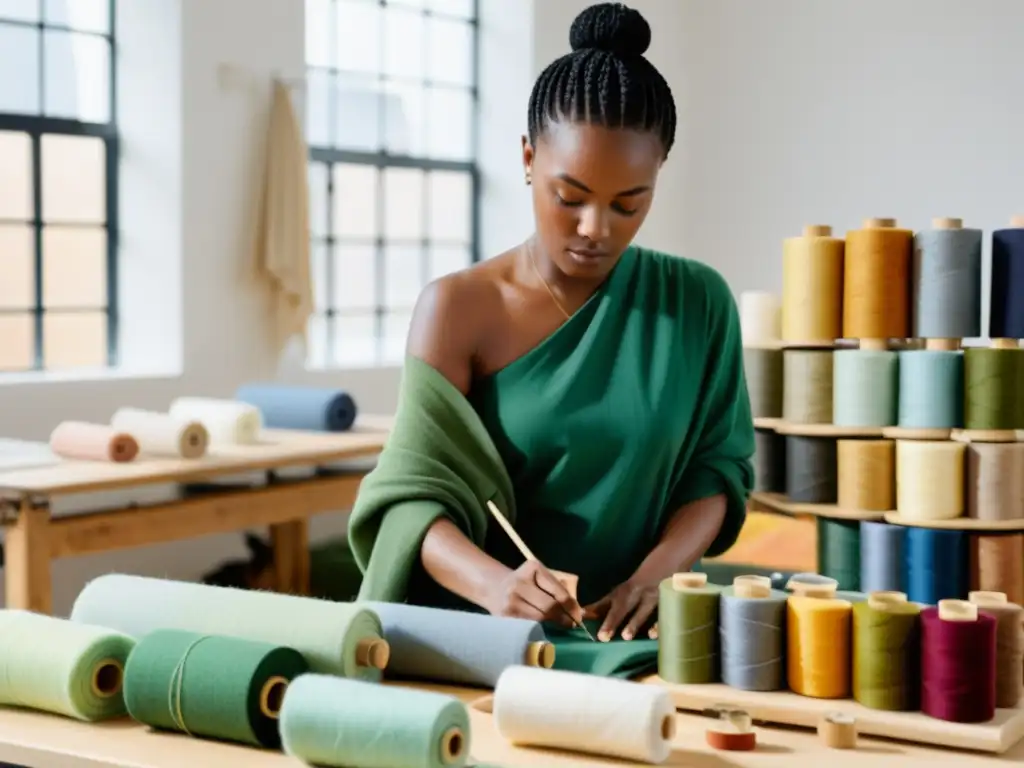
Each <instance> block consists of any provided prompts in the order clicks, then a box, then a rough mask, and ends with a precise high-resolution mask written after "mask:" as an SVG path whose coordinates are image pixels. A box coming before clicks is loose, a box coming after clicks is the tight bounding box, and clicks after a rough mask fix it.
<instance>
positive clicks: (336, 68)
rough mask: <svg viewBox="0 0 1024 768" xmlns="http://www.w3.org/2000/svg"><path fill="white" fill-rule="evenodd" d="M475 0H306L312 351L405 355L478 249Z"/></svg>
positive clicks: (328, 355) (342, 361)
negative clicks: (430, 295) (428, 311)
mask: <svg viewBox="0 0 1024 768" xmlns="http://www.w3.org/2000/svg"><path fill="white" fill-rule="evenodd" d="M477 39H478V35H477V9H476V0H307V2H306V62H307V65H308V72H307V82H306V94H305V97H306V133H307V138H308V141H309V144H310V164H309V183H310V204H311V209H312V210H311V217H310V220H311V229H312V238H313V241H312V254H313V265H312V266H313V281H314V285H315V290H316V304H317V312H316V315H315V317H314V318H313V320H312V322H311V325H310V333H309V339H310V353H311V354H310V358H311V359H310V363H311V364H312V365H315V366H318V367H320V366H322V367H355V366H374V365H386V364H394V363H398V362H400V361H401V360H402V357H403V355H404V351H405V339H406V335H407V332H408V327H409V320H410V318H411V314H412V309H413V306H414V304H415V301H416V297H417V295H418V294H419V292H420V290H421V289H422V288H423V286H424V285H425V284H426V283H427V282H429V281H430V280H432V279H434V278H437V277H440V276H442V275H444V274H447V273H450V272H453V271H455V270H458V269H462V268H463V267H466V266H468V265H469V264H470V263H471V262H473V261H476V260H477V259H478V258H479V257H478V254H477V237H476V232H477V227H478V223H477V222H478V216H477V198H478V186H479V180H478V178H479V177H478V173H477V166H476V163H475V138H476V137H475V132H476V99H477V93H476V88H477V83H476V60H477V45H478V41H477Z"/></svg>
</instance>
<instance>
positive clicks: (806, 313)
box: [782, 224, 845, 344]
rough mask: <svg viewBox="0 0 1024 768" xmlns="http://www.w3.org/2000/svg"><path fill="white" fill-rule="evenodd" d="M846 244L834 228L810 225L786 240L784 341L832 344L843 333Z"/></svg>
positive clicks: (783, 287)
mask: <svg viewBox="0 0 1024 768" xmlns="http://www.w3.org/2000/svg"><path fill="white" fill-rule="evenodd" d="M844 250H845V243H844V241H843V240H842V239H841V238H837V237H833V236H832V227H830V226H825V225H817V224H815V225H808V226H805V227H804V230H803V234H802V236H800V237H790V238H786V239H785V240H783V243H782V340H783V341H784V342H788V343H791V344H822V343H831V342H833V341H834V340H835V339H837V338H839V337H840V336H841V334H842V320H843V315H842V301H843V259H844V257H843V254H844Z"/></svg>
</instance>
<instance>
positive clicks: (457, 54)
mask: <svg viewBox="0 0 1024 768" xmlns="http://www.w3.org/2000/svg"><path fill="white" fill-rule="evenodd" d="M427 34H428V35H429V36H430V43H429V47H430V66H429V69H428V72H429V75H428V76H429V78H430V79H431V80H433V81H434V82H439V83H454V84H455V85H464V86H467V87H468V86H470V85H472V84H473V27H471V26H470V25H469V24H466V23H465V22H462V21H451V20H449V19H430V21H429V22H428V27H427Z"/></svg>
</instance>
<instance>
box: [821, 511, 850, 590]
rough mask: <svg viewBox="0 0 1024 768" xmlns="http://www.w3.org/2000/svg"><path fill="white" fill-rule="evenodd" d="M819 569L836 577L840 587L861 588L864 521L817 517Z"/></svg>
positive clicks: (822, 572) (842, 588) (844, 588)
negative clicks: (861, 536)
mask: <svg viewBox="0 0 1024 768" xmlns="http://www.w3.org/2000/svg"><path fill="white" fill-rule="evenodd" d="M817 528H818V573H820V574H822V575H824V576H828V577H829V578H832V579H835V580H836V582H837V585H838V587H839V589H841V590H845V591H849V592H857V591H859V590H860V521H859V520H832V519H829V518H825V517H819V518H817Z"/></svg>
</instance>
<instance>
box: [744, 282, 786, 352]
mask: <svg viewBox="0 0 1024 768" xmlns="http://www.w3.org/2000/svg"><path fill="white" fill-rule="evenodd" d="M740 331H741V333H742V335H743V346H744V347H747V348H756V347H775V346H777V345H778V343H779V340H780V339H781V337H782V304H781V302H780V301H779V297H778V296H776V295H775V294H774V293H768V292H767V291H743V292H742V293H741V294H740Z"/></svg>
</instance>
